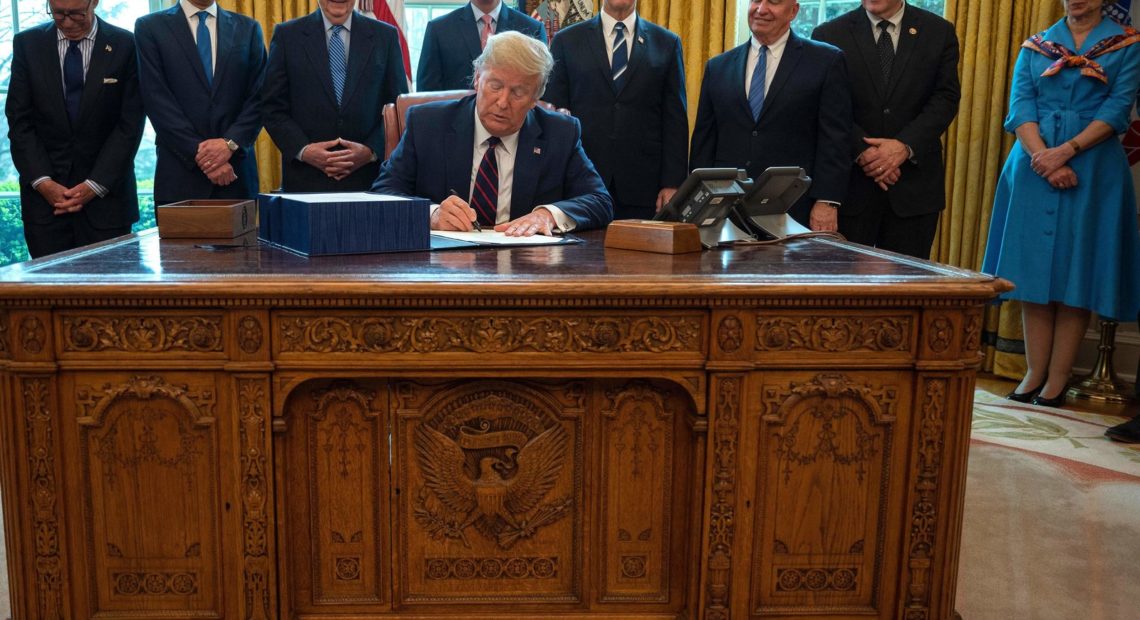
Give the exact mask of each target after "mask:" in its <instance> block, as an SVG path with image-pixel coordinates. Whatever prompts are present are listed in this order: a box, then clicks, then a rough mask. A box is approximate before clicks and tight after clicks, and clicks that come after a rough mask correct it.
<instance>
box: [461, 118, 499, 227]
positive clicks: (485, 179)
mask: <svg viewBox="0 0 1140 620" xmlns="http://www.w3.org/2000/svg"><path fill="white" fill-rule="evenodd" d="M500 142H502V141H501V140H499V139H498V138H497V137H495V136H491V137H490V138H487V152H485V153H483V160H482V161H480V162H479V170H478V171H477V172H476V173H475V187H473V188H472V189H471V201H470V203H469V204H470V205H471V208H472V209H475V213H476V215H478V216H479V223H480V224H483V225H486V226H494V225H495V216H496V215H497V214H498V211H499V162H498V159H497V158H496V157H495V147H496V146H499V143H500Z"/></svg>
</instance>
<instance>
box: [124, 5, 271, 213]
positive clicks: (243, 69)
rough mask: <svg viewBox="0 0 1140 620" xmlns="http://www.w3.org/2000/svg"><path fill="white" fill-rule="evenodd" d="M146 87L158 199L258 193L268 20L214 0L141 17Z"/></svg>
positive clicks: (142, 84) (139, 33)
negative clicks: (255, 149) (263, 32)
mask: <svg viewBox="0 0 1140 620" xmlns="http://www.w3.org/2000/svg"><path fill="white" fill-rule="evenodd" d="M135 38H136V39H137V41H138V47H139V90H140V92H142V98H143V107H144V108H145V109H146V114H147V116H149V117H150V122H151V124H153V125H154V131H155V145H156V146H157V150H158V163H157V167H156V169H155V173H154V201H155V204H164V203H170V202H177V201H180V200H190V199H199V198H230V199H241V198H253V197H254V196H256V195H257V192H258V183H257V161H256V159H255V158H254V154H253V142H254V140H256V139H257V134H258V133H260V132H261V108H260V106H259V105H258V93H259V92H260V90H261V79H262V77H263V75H264V73H265V43H264V41H263V39H262V35H261V26H259V25H258V23H257V22H255V21H253V20H252V19H250V18H249V17H246V16H244V15H238V14H236V13H231V12H229V11H225V10H222V9H221V8H220V7H219V6H218V5H217V4H215V3H214V2H213V0H179V2H178V4H177V5H175V6H173V7H171V8H170V9H168V10H166V11H160V12H157V13H151V14H150V15H144V16H143V17H140V18H139V19H138V21H137V22H135Z"/></svg>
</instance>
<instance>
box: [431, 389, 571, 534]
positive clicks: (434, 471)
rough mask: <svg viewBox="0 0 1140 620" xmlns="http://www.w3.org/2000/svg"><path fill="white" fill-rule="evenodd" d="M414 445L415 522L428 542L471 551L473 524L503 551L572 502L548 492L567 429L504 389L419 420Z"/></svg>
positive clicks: (558, 517) (555, 476) (559, 464)
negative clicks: (455, 543)
mask: <svg viewBox="0 0 1140 620" xmlns="http://www.w3.org/2000/svg"><path fill="white" fill-rule="evenodd" d="M414 444H415V453H416V462H417V463H418V464H419V467H420V471H421V473H422V476H423V481H424V484H423V486H422V487H421V488H420V489H419V490H418V492H417V494H416V500H415V504H414V515H415V520H416V522H417V523H419V524H420V526H422V527H423V528H424V529H425V530H427V532H428V534H429V535H430V536H432V538H434V539H437V540H439V539H443V538H447V539H452V540H459V541H461V542H462V543H463V544H464V546H466V547H468V548H470V547H471V540H470V539H469V533H468V530H470V529H471V528H474V530H475V531H476V532H477V533H478V534H479V535H480V536H482V537H484V538H486V539H487V540H490V541H492V542H493V543H495V544H496V545H498V547H499V548H500V549H503V550H508V549H510V548H511V547H513V546H514V545H515V544H516V543H518V542H519V541H521V540H524V539H529V538H533V537H534V536H535V535H536V534H538V532H539V531H540V530H541V529H542V528H543V527H545V526H547V525H550V524H552V523H555V522H557V521H559V520H561V519H562V518H564V517H565V516H566V515H567V514H569V512H570V509H571V508H572V506H573V504H574V500H573V498H572V497H569V496H566V497H555V498H551V497H548V496H549V495H551V491H552V490H553V489H554V487H555V485H556V483H557V482H558V478H559V475H560V474H561V472H562V468H563V464H564V463H565V460H566V455H567V449H568V448H569V447H570V436H569V434H568V433H567V431H566V429H565V428H564V427H563V426H562V425H561V424H559V423H558V421H557V420H554V419H552V417H551V416H547V415H543V414H542V413H540V412H538V411H536V410H534V409H533V408H531V407H528V406H527V403H526V402H525V401H519V400H516V399H513V398H510V397H508V394H507V393H505V392H481V393H477V394H472V395H470V396H468V397H465V398H463V399H461V400H460V401H457V403H456V405H455V406H453V407H452V408H451V410H450V411H447V412H445V414H444V415H442V416H440V417H438V418H436V419H434V420H430V421H425V422H424V423H422V424H420V425H419V426H418V427H417V428H416V431H415V438H414Z"/></svg>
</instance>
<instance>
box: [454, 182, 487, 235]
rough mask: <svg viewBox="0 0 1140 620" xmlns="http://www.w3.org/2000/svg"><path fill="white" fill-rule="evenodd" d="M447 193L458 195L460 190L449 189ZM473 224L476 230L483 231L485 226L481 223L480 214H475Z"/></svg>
mask: <svg viewBox="0 0 1140 620" xmlns="http://www.w3.org/2000/svg"><path fill="white" fill-rule="evenodd" d="M447 193H449V194H451V195H452V196H458V195H459V192H457V191H455V190H453V189H449V190H447ZM471 225H472V226H474V227H475V230H476V231H477V232H483V227H482V226H480V225H479V216H478V215H476V216H475V219H474V220H473V221H472V222H471Z"/></svg>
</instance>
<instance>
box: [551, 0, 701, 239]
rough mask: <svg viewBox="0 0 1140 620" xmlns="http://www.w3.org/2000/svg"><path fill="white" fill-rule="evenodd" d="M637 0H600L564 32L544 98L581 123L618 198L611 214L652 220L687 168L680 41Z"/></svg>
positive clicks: (555, 44) (554, 44) (558, 37)
mask: <svg viewBox="0 0 1140 620" xmlns="http://www.w3.org/2000/svg"><path fill="white" fill-rule="evenodd" d="M636 11H637V0H603V2H602V10H601V12H600V13H599V14H598V16H597V17H594V18H593V19H590V20H589V21H585V22H582V23H579V24H574V25H573V26H570V27H569V28H567V29H565V30H560V31H559V32H558V34H557V35H555V37H554V41H552V42H551V44H550V53H551V55H552V56H553V57H554V73H553V74H552V75H551V77H550V84H549V85H548V86H547V87H546V95H544V99H545V100H546V101H548V102H550V103H552V104H554V105H556V106H559V107H564V108H568V109H570V110H571V111H572V112H573V113H574V115H575V116H577V117H578V118H579V119H580V120H581V121H582V145H583V146H584V147H585V149H586V154H587V155H589V156H590V160H591V161H593V162H594V165H595V166H597V168H598V173H599V174H601V176H602V180H603V181H605V183H606V189H608V190H609V192H610V195H611V196H613V197H614V218H615V219H627V218H651V217H653V214H654V213H656V211H657V210H658V209H660V208H661V206H662V205H664V204H665V203H666V202H668V201H669V199H670V198H672V197H673V194H674V193H676V191H677V187H678V186H680V184H681V182H682V181H684V180H685V175H686V174H687V173H688V170H687V168H686V167H687V165H688V161H687V160H688V150H689V148H688V147H689V145H688V141H689V117H688V114H687V112H686V111H685V67H684V61H683V60H682V58H681V39H680V38H679V37H677V35H675V34H673V33H672V32H669V31H668V30H665V29H664V28H661V27H660V26H657V25H655V24H653V23H650V22H648V21H646V20H645V19H642V18H640V17H639V16H638V15H637V12H636Z"/></svg>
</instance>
